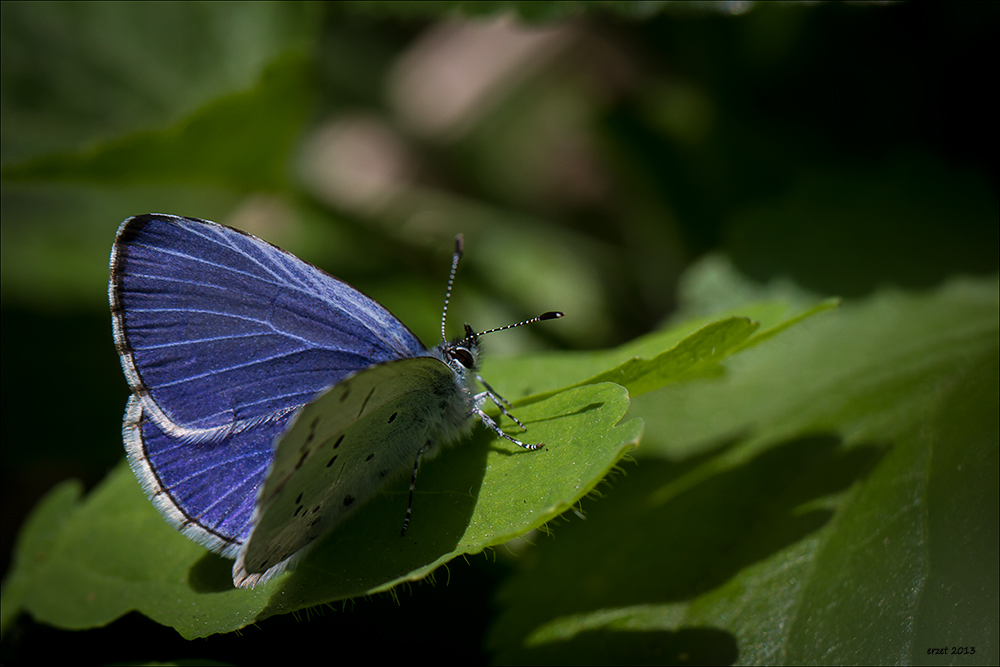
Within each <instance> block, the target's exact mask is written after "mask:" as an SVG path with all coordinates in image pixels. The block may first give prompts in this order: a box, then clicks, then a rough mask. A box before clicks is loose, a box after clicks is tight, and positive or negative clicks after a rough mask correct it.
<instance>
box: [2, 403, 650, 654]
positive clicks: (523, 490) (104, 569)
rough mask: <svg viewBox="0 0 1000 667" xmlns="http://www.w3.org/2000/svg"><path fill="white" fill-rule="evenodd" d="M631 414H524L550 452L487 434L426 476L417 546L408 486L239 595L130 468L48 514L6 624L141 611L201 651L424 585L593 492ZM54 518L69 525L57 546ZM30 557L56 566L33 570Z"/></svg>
mask: <svg viewBox="0 0 1000 667" xmlns="http://www.w3.org/2000/svg"><path fill="white" fill-rule="evenodd" d="M627 408H628V396H627V394H626V392H625V390H624V389H622V388H621V387H619V386H617V385H614V384H601V385H592V386H588V387H583V388H579V389H572V390H569V391H566V392H562V393H559V394H557V395H555V396H553V397H551V398H549V399H547V400H545V401H540V402H537V403H534V404H532V405H530V406H525V407H523V408H521V409H519V410H518V415H519V417H520V418H521V419H522V421H524V422H525V424H526V425H527V426H528V428H529V433H530V436H531V439H532V440H533V441H541V442H544V443H546V444H547V446H546V447H545V448H543V449H542V450H540V451H537V452H528V451H524V450H520V449H518V448H517V447H516V446H515V445H512V444H509V443H506V442H505V441H497V440H495V439H493V438H491V437H490V436H488V435H487V434H486V433H485V432H479V433H478V434H477V436H476V437H475V438H473V440H472V441H471V442H466V443H464V444H463V445H461V446H459V447H456V448H453V449H450V450H447V451H446V453H445V454H443V455H442V456H441V457H439V458H438V459H436V460H434V461H430V462H428V463H427V464H426V465H424V466H422V471H421V476H420V483H419V485H418V487H417V493H416V497H415V500H414V517H413V520H412V521H411V524H410V527H409V530H408V531H407V534H406V537H405V538H401V537H400V536H399V528H400V526H401V525H402V520H403V516H404V508H405V507H406V496H407V492H408V480H407V479H401V480H399V483H398V484H395V485H394V486H392V487H391V488H390V490H389V491H388V492H386V493H384V494H382V495H380V496H378V497H377V498H376V499H374V500H373V501H372V502H371V503H369V504H368V505H366V506H365V507H364V508H362V509H361V510H359V512H358V513H357V514H355V515H354V516H353V517H352V518H351V519H349V520H348V521H347V522H346V523H345V524H344V525H343V526H342V527H340V528H338V530H336V531H335V532H334V533H333V534H332V535H331V536H330V538H329V539H327V540H325V541H324V542H323V543H321V544H320V545H318V546H317V548H316V549H314V550H313V551H312V552H311V553H310V554H309V555H308V556H307V558H306V559H305V560H304V561H303V562H302V563H300V565H299V566H298V568H297V569H296V570H295V571H294V572H292V573H290V574H287V575H284V576H282V577H280V578H278V579H276V580H275V581H273V582H271V583H269V584H268V585H266V586H262V587H259V588H257V589H255V590H250V591H247V590H236V589H234V588H233V586H232V574H231V568H232V561H229V560H225V559H222V558H219V557H217V556H214V555H212V554H210V553H208V552H206V551H205V549H203V548H202V547H200V546H198V545H197V544H195V543H193V542H190V541H189V540H187V539H186V538H184V537H183V536H182V535H180V534H179V533H177V532H175V531H174V530H173V529H172V528H170V526H168V525H167V524H166V522H164V521H163V519H162V518H161V517H160V516H159V514H157V512H156V511H155V509H154V508H153V506H152V504H151V503H150V502H149V501H148V500H147V499H146V498H145V497H144V496H143V494H142V492H141V490H140V489H139V485H138V483H137V482H136V481H135V478H134V477H133V475H132V472H131V471H130V470H129V468H128V466H127V465H125V464H122V465H120V466H119V467H118V468H117V469H116V470H115V471H114V472H113V473H112V474H111V475H110V476H109V477H108V478H107V479H106V480H105V482H104V483H103V484H102V485H101V486H100V487H99V488H98V489H96V490H95V491H94V492H93V493H92V494H91V495H90V496H89V497H88V498H87V499H86V500H85V501H84V502H82V503H81V504H79V505H78V506H77V507H75V508H73V510H72V511H68V510H67V504H68V503H67V492H66V491H65V489H63V487H60V489H58V490H57V491H54V492H53V494H54V495H53V496H52V497H51V498H50V499H47V500H46V501H44V502H43V504H42V505H41V506H40V509H39V510H38V512H37V513H36V515H35V517H33V518H32V520H31V521H30V522H29V529H28V532H26V536H25V537H24V538H22V545H23V546H22V548H20V549H19V551H18V554H17V563H18V566H17V567H16V568H15V570H14V573H13V574H12V578H11V579H10V584H12V585H16V592H15V593H12V594H11V595H12V597H11V598H10V599H11V600H13V602H14V603H15V606H12V607H8V606H7V605H6V600H7V597H6V596H7V595H8V593H7V589H6V587H5V592H4V595H5V607H4V609H5V614H8V613H13V612H14V610H15V609H16V608H17V606H19V605H23V608H24V609H25V610H27V611H29V612H30V613H31V614H32V615H33V616H34V617H35V618H36V619H38V620H40V621H42V622H45V623H49V624H52V625H56V626H59V627H63V628H71V629H79V628H88V627H95V626H100V625H104V624H106V623H109V622H111V621H112V620H114V619H115V618H118V617H119V616H121V615H123V614H125V613H128V612H129V611H132V610H138V611H140V612H142V613H143V614H145V615H147V616H149V617H150V618H152V619H154V620H156V621H158V622H160V623H163V624H165V625H169V626H172V627H174V628H176V629H177V630H178V632H180V633H181V634H182V635H184V636H185V637H189V638H192V637H203V636H206V635H209V634H212V633H217V632H228V631H231V630H236V629H238V628H241V627H243V626H245V625H247V624H249V623H253V622H255V621H258V620H261V619H263V618H267V617H268V616H271V615H273V614H279V613H287V612H290V611H295V610H297V609H302V608H305V607H311V606H315V605H317V604H322V603H326V602H331V601H334V600H340V599H344V598H348V597H355V596H359V595H366V594H370V593H374V592H377V591H380V590H386V589H388V588H390V587H392V586H393V585H395V584H397V583H399V582H402V581H410V580H416V579H420V578H422V577H424V576H426V575H428V574H429V573H431V572H432V571H433V570H434V569H435V568H437V567H438V566H439V565H441V564H443V563H445V562H447V561H448V560H450V559H452V558H454V557H456V556H459V555H462V554H474V553H479V552H480V551H482V550H483V549H486V548H488V547H491V546H494V545H497V544H502V543H503V542H505V541H507V540H509V539H511V538H513V537H515V536H518V535H521V534H523V533H525V532H526V531H528V530H531V529H533V528H538V527H541V526H542V525H544V524H545V523H546V522H547V521H550V520H552V519H553V518H555V517H557V516H559V515H560V514H561V513H563V512H564V511H566V510H567V509H569V508H570V507H572V506H573V504H574V503H576V502H578V501H579V500H580V498H582V497H583V496H584V495H586V494H587V493H589V492H590V491H591V490H592V489H593V488H594V486H595V485H596V484H598V483H599V482H600V481H601V480H602V479H603V478H604V476H605V475H606V474H607V473H608V472H609V471H610V470H611V469H612V468H613V467H614V465H615V463H616V462H617V461H618V460H619V459H620V458H621V457H622V456H623V455H624V454H625V452H626V451H628V450H629V449H630V448H632V447H634V446H635V445H636V443H637V442H638V439H639V434H640V432H641V429H642V424H641V421H640V420H636V419H633V420H630V421H628V422H626V423H620V421H621V417H622V415H623V414H624V413H625V411H626V410H627ZM77 493H78V491H77ZM52 507H58V508H60V509H61V510H62V514H60V516H63V515H66V514H68V518H66V519H65V520H63V522H62V524H61V526H60V529H59V530H58V531H56V532H55V534H53V531H52V529H51V526H49V524H52V523H53V520H52V519H50V518H48V517H49V516H50V515H51V514H52V513H53V511H54V510H52V509H50V508H52ZM42 527H48V528H47V529H45V530H43V528H42ZM39 534H44V535H45V536H46V537H45V538H44V539H43V538H40V537H38V535H39ZM40 542H41V543H42V544H41V546H38V544H39V543H40ZM31 549H33V550H35V551H39V550H41V552H42V553H44V559H43V560H42V561H37V559H36V561H32V560H31V557H30V552H29V550H31ZM8 610H9V611H8Z"/></svg>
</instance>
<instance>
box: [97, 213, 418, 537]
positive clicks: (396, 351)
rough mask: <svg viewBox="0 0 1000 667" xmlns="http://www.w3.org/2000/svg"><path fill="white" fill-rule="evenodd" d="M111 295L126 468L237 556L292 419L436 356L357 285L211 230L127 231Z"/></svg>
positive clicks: (180, 221) (185, 225)
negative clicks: (360, 383)
mask: <svg viewBox="0 0 1000 667" xmlns="http://www.w3.org/2000/svg"><path fill="white" fill-rule="evenodd" d="M108 292H109V300H110V302H111V310H112V317H113V324H114V334H115V344H116V347H117V348H118V352H119V355H120V357H121V362H122V369H123V370H124V372H125V376H126V378H127V380H128V383H129V386H130V387H131V389H132V394H133V395H132V398H131V399H130V401H129V405H128V408H127V411H126V419H125V424H124V428H123V430H124V436H125V444H126V450H127V453H128V458H129V462H130V464H131V465H132V468H133V470H134V471H135V473H136V476H137V477H138V478H139V480H140V482H141V483H142V485H143V487H144V488H145V490H146V493H147V495H149V496H150V498H151V499H152V500H153V502H154V504H155V505H156V506H157V508H158V509H159V510H160V512H161V513H162V514H163V515H164V516H165V517H166V518H167V520H168V521H169V522H170V523H171V524H172V525H174V526H175V527H177V528H178V529H180V530H182V531H183V532H185V534H187V535H188V536H189V537H191V538H193V539H195V540H197V541H199V542H201V543H203V544H205V545H206V546H208V547H209V548H211V549H213V550H215V551H219V552H221V553H223V554H224V555H228V556H233V555H235V552H236V550H237V549H238V548H239V545H240V544H241V543H242V542H244V541H245V540H246V538H247V537H248V535H249V532H250V526H251V524H250V520H251V518H252V514H253V507H254V502H255V500H256V497H257V489H258V488H259V486H260V484H261V483H262V482H263V480H264V477H265V475H266V473H267V470H268V467H269V466H270V464H271V461H272V460H273V457H274V450H273V443H274V440H275V438H276V437H278V436H279V435H280V434H281V433H282V432H283V431H284V430H285V429H286V428H287V426H288V423H289V421H290V420H291V418H292V416H293V414H294V412H295V411H296V410H297V409H299V408H300V407H301V406H302V405H304V404H305V403H307V402H309V401H310V400H312V399H313V398H314V397H315V396H316V395H317V394H319V393H320V392H322V391H323V390H325V389H326V388H328V387H330V386H331V385H334V384H336V383H337V382H339V381H340V380H342V379H343V378H345V377H347V376H349V375H351V374H353V373H356V372H357V371H359V370H361V369H364V368H367V367H369V366H372V365H374V364H380V363H384V362H386V361H391V360H395V359H401V358H406V357H412V356H414V355H421V354H426V353H427V352H426V349H425V348H424V346H423V345H422V344H421V343H420V341H419V340H418V339H417V338H416V336H414V335H413V334H412V333H411V332H410V331H409V329H407V328H406V327H405V326H404V325H403V324H402V323H401V322H400V321H399V320H397V319H396V318H395V317H394V316H393V315H392V314H391V313H389V311H387V310H386V309H385V308H383V307H382V306H381V305H379V304H378V303H377V302H375V301H374V300H372V299H370V298H368V297H367V296H365V295H363V294H361V293H360V292H358V291H357V290H355V289H354V288H353V287H351V286H349V285H347V284H346V283H344V282H342V281H340V280H337V279H336V278H334V277H332V276H330V275H328V274H326V273H324V272H322V271H320V270H319V269H317V268H316V267H314V266H312V265H310V264H308V263H306V262H303V261H302V260H300V259H298V258H296V257H295V256H293V255H291V254H290V253H287V252H285V251H283V250H281V249H279V248H276V247H275V246H272V245H270V244H268V243H266V242H264V241H261V240H260V239H258V238H256V237H254V236H251V235H249V234H246V233H243V232H240V231H238V230H235V229H232V228H229V227H225V226H223V225H217V224H215V223H211V222H207V221H204V220H195V219H190V218H180V217H176V216H167V215H143V216H137V217H134V218H130V219H128V220H126V221H125V222H124V223H122V225H121V227H120V228H119V230H118V236H117V239H116V241H115V246H114V250H113V251H112V255H111V281H110V285H109V288H108Z"/></svg>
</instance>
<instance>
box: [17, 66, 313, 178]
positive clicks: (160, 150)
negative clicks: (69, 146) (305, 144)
mask: <svg viewBox="0 0 1000 667" xmlns="http://www.w3.org/2000/svg"><path fill="white" fill-rule="evenodd" d="M308 63H309V61H308V60H307V59H306V57H305V56H304V55H303V54H301V53H297V52H291V53H289V54H286V55H285V56H283V57H281V58H278V59H276V60H275V61H274V62H273V63H271V64H270V65H269V66H268V68H266V69H265V70H264V72H263V73H262V75H261V79H260V81H259V83H258V84H257V85H256V86H255V87H253V88H251V89H250V90H247V91H241V92H238V93H233V94H230V95H228V96H225V97H221V98H219V99H217V100H215V101H213V102H212V103H210V104H206V105H205V106H204V107H202V108H200V109H199V110H198V111H197V112H195V113H194V114H192V115H191V116H189V117H187V118H184V119H183V120H181V121H180V122H178V123H177V124H176V125H174V126H172V127H167V128H165V129H154V130H144V131H140V132H136V133H134V134H129V135H125V136H123V137H121V138H115V139H112V140H109V141H107V142H102V143H96V144H91V145H89V146H87V147H86V148H84V149H81V150H79V151H76V152H72V153H65V154H55V155H47V156H42V157H38V158H34V159H31V160H28V161H25V162H22V163H19V164H15V165H9V166H5V167H4V169H3V178H4V180H5V181H10V182H17V181H86V182H91V183H109V184H115V185H122V184H137V183H171V184H180V183H184V184H190V185H197V186H206V185H214V186H223V187H230V188H235V189H237V190H244V191H250V190H253V189H265V190H277V189H280V188H281V187H283V186H284V184H285V177H286V174H285V169H286V167H285V165H286V162H287V158H288V154H289V152H290V151H291V148H292V145H293V142H294V141H295V140H296V139H297V138H298V134H299V131H300V128H301V126H302V123H303V121H304V120H305V118H306V115H307V113H308V111H309V109H310V105H311V101H312V99H311V98H312V95H311V92H310V89H311V87H310V86H309V85H307V83H308V77H309V69H308ZM247 137H253V138H254V140H253V141H247Z"/></svg>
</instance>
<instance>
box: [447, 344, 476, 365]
mask: <svg viewBox="0 0 1000 667" xmlns="http://www.w3.org/2000/svg"><path fill="white" fill-rule="evenodd" d="M451 356H452V358H453V359H458V363H460V364H462V365H463V366H465V367H466V368H472V367H473V366H475V365H476V360H475V359H474V358H473V357H472V352H469V350H468V349H466V348H464V347H456V348H455V349H454V350H453V351H452V353H451Z"/></svg>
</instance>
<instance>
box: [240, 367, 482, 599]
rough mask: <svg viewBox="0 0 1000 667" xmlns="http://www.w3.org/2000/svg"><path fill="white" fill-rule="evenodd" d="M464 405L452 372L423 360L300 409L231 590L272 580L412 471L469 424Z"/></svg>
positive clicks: (365, 376) (351, 383)
mask: <svg viewBox="0 0 1000 667" xmlns="http://www.w3.org/2000/svg"><path fill="white" fill-rule="evenodd" d="M470 400H471V399H470V395H469V394H468V392H467V390H466V389H465V388H464V387H463V386H462V385H461V384H459V383H457V382H456V377H455V373H454V371H452V369H451V368H449V367H448V366H447V365H446V364H445V363H444V362H442V361H440V360H438V359H436V358H433V357H426V356H425V357H415V358H412V359H404V360H401V361H393V362H388V363H385V364H381V365H379V366H375V367H373V368H370V369H368V370H365V371H362V372H361V373H358V374H357V375H355V376H353V377H351V378H349V379H347V380H345V381H343V382H341V383H340V384H338V385H337V386H335V387H333V388H332V389H330V390H329V391H328V392H326V393H325V394H324V395H323V396H321V397H320V398H318V399H317V400H316V401H314V402H312V403H311V404H309V405H308V406H306V407H305V408H304V409H303V410H302V411H301V412H300V413H299V414H298V415H297V417H296V419H295V422H294V424H293V425H292V426H291V428H290V429H289V430H288V432H287V433H286V434H285V435H284V436H283V437H282V439H281V441H280V443H279V445H278V448H277V452H276V456H275V461H274V465H273V467H272V469H271V472H270V473H269V474H268V477H267V481H266V483H265V484H264V488H263V489H262V491H261V496H260V499H259V500H258V513H257V515H256V517H255V520H254V529H253V533H252V535H251V537H250V539H249V540H248V541H247V543H246V544H245V545H244V548H243V549H242V550H241V552H240V554H239V556H238V557H237V561H236V566H235V568H234V580H235V582H236V583H237V585H240V586H253V585H256V584H257V583H259V582H261V581H266V580H267V579H269V578H271V577H273V576H274V575H276V574H278V573H279V572H281V571H282V570H284V569H285V567H286V566H287V565H288V564H289V562H290V561H289V558H290V557H292V556H294V555H295V554H296V553H298V554H301V553H302V552H301V550H302V549H303V548H304V547H306V546H307V545H309V544H310V543H312V542H313V541H314V540H316V539H317V538H319V537H321V536H322V535H324V534H325V533H327V532H329V531H330V530H331V529H332V528H333V527H334V526H335V525H337V524H339V523H340V522H341V521H343V520H344V518H346V517H347V516H348V515H349V514H350V513H351V512H352V511H353V510H354V509H356V508H357V507H359V506H360V505H362V504H363V503H364V502H365V501H367V500H369V499H370V498H371V497H372V496H374V495H375V493H377V491H378V490H379V489H380V488H381V487H383V486H384V485H385V484H386V483H388V482H389V481H390V480H392V479H393V478H395V477H397V476H398V474H399V473H401V472H404V471H408V470H411V469H412V467H413V464H414V461H415V459H416V457H417V455H418V452H419V451H420V450H421V448H425V447H426V448H430V449H431V450H433V448H434V447H436V446H437V445H438V444H440V443H441V442H442V440H443V439H447V438H448V437H449V436H450V435H452V434H453V433H455V432H456V431H457V430H458V429H459V428H460V427H461V426H462V425H463V424H465V423H466V422H467V417H468V408H469V401H470ZM425 453H430V452H425ZM400 520H401V521H402V515H401V516H400Z"/></svg>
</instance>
